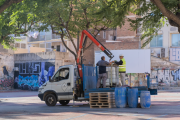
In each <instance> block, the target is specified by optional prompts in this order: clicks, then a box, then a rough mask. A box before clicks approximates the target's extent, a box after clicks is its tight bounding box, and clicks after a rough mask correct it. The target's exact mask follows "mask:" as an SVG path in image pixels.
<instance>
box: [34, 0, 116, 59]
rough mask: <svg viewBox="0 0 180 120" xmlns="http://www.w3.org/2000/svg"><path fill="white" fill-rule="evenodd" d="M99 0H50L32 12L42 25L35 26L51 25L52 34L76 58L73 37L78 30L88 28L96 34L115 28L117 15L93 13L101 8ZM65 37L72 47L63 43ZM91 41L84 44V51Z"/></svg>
mask: <svg viewBox="0 0 180 120" xmlns="http://www.w3.org/2000/svg"><path fill="white" fill-rule="evenodd" d="M102 7H103V3H102V2H101V0H61V1H60V0H51V1H50V2H49V3H48V4H47V6H46V7H43V8H42V7H40V8H39V9H36V11H35V12H34V13H35V15H36V16H38V17H39V19H40V21H41V23H42V25H41V26H37V29H38V30H39V31H42V30H44V29H46V28H47V27H48V26H51V29H52V31H53V33H54V34H58V35H60V36H61V40H62V43H63V44H64V46H65V47H66V48H67V50H69V51H70V52H71V53H72V54H73V55H74V57H75V59H76V58H77V53H78V49H77V46H76V44H75V42H74V39H73V38H76V36H77V34H78V31H82V30H84V29H86V30H90V31H91V33H92V34H93V35H95V36H96V35H97V34H98V33H99V32H100V31H101V30H106V29H108V28H115V27H116V21H117V19H118V18H117V17H116V18H115V17H114V16H113V15H110V14H109V13H106V15H107V14H109V15H107V16H109V17H108V18H104V16H105V14H104V13H103V14H99V15H97V14H95V13H96V12H97V11H99V10H101V8H102ZM65 38H68V40H69V41H70V42H71V43H72V45H73V47H74V48H69V47H68V46H67V45H66V44H65V40H64V39H65ZM92 44H93V43H92V42H91V43H90V44H88V45H85V46H84V48H83V49H84V50H83V52H85V51H86V50H87V49H88V48H89V47H90V46H91V45H92Z"/></svg>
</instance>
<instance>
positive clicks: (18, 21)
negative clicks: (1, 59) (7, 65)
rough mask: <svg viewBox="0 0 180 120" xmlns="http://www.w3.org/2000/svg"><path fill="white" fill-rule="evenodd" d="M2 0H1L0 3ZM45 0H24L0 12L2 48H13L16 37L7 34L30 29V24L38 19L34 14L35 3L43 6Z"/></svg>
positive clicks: (24, 31)
mask: <svg viewBox="0 0 180 120" xmlns="http://www.w3.org/2000/svg"><path fill="white" fill-rule="evenodd" d="M4 1H5V0H4ZM4 1H1V2H0V5H1V4H3V3H4ZM42 1H43V2H42ZM46 2H48V0H24V1H23V2H20V3H18V4H13V5H11V6H10V7H9V8H7V9H6V10H4V11H3V12H2V13H1V14H0V43H1V44H2V45H3V46H4V48H7V49H8V48H11V49H13V48H14V47H13V44H14V42H15V40H17V39H14V38H13V37H11V36H9V35H11V34H16V36H19V35H20V34H25V33H26V32H27V31H29V30H32V25H34V24H35V23H36V22H35V21H38V17H37V16H35V15H34V11H35V10H36V8H37V4H38V5H39V6H40V5H41V6H43V5H44V4H45V3H46Z"/></svg>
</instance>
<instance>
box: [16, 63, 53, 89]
mask: <svg viewBox="0 0 180 120" xmlns="http://www.w3.org/2000/svg"><path fill="white" fill-rule="evenodd" d="M15 67H18V68H19V74H17V75H15V84H16V85H17V88H19V89H23V90H38V88H39V87H40V86H41V85H42V84H44V83H45V82H47V81H49V76H52V75H53V74H54V71H55V63H52V62H26V63H15Z"/></svg>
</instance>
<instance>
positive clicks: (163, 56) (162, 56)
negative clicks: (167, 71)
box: [161, 48, 165, 58]
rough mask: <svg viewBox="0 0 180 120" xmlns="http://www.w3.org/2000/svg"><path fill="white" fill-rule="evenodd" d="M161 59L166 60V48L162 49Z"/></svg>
mask: <svg viewBox="0 0 180 120" xmlns="http://www.w3.org/2000/svg"><path fill="white" fill-rule="evenodd" d="M161 58H165V48H161Z"/></svg>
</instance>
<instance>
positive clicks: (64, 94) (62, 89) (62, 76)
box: [52, 67, 71, 100]
mask: <svg viewBox="0 0 180 120" xmlns="http://www.w3.org/2000/svg"><path fill="white" fill-rule="evenodd" d="M53 81H54V82H52V90H54V91H55V92H56V94H57V96H58V100H69V89H68V86H69V85H70V82H71V81H70V68H69V67H63V68H60V69H59V70H58V71H57V72H56V74H55V75H54V77H53Z"/></svg>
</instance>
